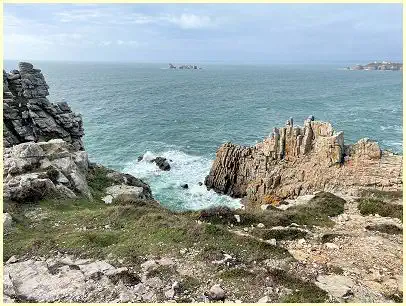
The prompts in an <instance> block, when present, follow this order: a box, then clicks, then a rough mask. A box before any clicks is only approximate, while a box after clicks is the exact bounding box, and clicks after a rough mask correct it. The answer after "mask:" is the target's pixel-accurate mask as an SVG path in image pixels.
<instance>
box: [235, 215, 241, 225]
mask: <svg viewBox="0 0 406 306" xmlns="http://www.w3.org/2000/svg"><path fill="white" fill-rule="evenodd" d="M234 218H235V220H237V222H238V223H240V222H241V218H240V215H234Z"/></svg>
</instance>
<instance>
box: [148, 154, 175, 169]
mask: <svg viewBox="0 0 406 306" xmlns="http://www.w3.org/2000/svg"><path fill="white" fill-rule="evenodd" d="M151 162H152V163H155V164H156V165H157V166H158V167H159V169H161V170H163V171H169V170H171V165H170V164H169V162H168V160H167V159H166V158H165V157H160V156H158V157H156V158H154V159H153V160H151Z"/></svg>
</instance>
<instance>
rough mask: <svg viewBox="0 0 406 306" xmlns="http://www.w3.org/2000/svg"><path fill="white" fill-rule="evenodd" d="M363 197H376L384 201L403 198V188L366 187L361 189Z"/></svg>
mask: <svg viewBox="0 0 406 306" xmlns="http://www.w3.org/2000/svg"><path fill="white" fill-rule="evenodd" d="M360 196H361V197H362V198H374V199H378V200H383V201H392V200H400V199H402V190H395V191H383V190H378V189H364V190H362V191H361V193H360Z"/></svg>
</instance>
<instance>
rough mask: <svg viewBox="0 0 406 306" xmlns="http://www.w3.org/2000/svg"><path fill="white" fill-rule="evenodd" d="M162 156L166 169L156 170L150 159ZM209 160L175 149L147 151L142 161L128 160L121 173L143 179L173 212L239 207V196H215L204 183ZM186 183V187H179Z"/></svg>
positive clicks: (209, 165) (208, 168)
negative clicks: (216, 207)
mask: <svg viewBox="0 0 406 306" xmlns="http://www.w3.org/2000/svg"><path fill="white" fill-rule="evenodd" d="M157 156H162V157H165V158H166V159H167V160H168V161H169V163H170V165H171V170H170V171H162V170H160V169H159V168H158V167H157V166H156V165H155V163H153V162H151V161H152V160H153V159H154V158H155V157H157ZM211 164H212V160H210V159H208V158H205V157H202V156H193V155H189V154H186V153H184V152H182V151H179V150H168V151H163V152H156V153H155V152H151V151H147V152H146V153H145V154H144V155H143V158H142V160H140V161H133V162H130V163H129V164H128V165H127V166H126V167H125V168H124V172H127V173H130V174H132V175H134V176H136V177H139V178H141V179H144V180H145V181H146V182H147V183H148V184H149V185H150V186H151V189H152V193H153V195H154V197H155V198H156V199H157V200H159V201H160V202H161V204H162V205H163V206H166V207H168V208H169V209H172V210H175V211H182V210H198V209H204V208H208V207H212V206H228V207H233V208H238V207H241V202H240V200H239V199H233V198H231V197H229V196H226V195H219V194H217V193H215V192H214V191H213V190H210V191H208V190H207V188H206V186H205V185H203V184H202V183H203V182H204V178H205V176H206V175H207V174H208V173H209V170H210V167H211ZM183 184H188V188H187V189H184V188H182V187H181V185H183Z"/></svg>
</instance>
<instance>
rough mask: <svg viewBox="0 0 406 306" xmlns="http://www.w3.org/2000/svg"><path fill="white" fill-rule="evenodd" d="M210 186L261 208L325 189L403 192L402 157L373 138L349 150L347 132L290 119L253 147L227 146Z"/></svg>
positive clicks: (220, 152)
mask: <svg viewBox="0 0 406 306" xmlns="http://www.w3.org/2000/svg"><path fill="white" fill-rule="evenodd" d="M205 185H206V186H207V187H208V188H210V189H213V190H215V191H216V192H219V193H224V194H228V195H230V196H232V197H246V198H247V199H248V200H249V201H250V202H256V203H259V204H274V203H275V202H278V201H280V200H282V199H285V198H293V197H296V196H299V195H305V194H309V193H312V192H315V191H320V190H325V191H334V192H342V193H346V194H355V195H356V194H357V193H358V191H359V190H360V189H363V188H375V189H380V190H400V189H401V188H402V156H400V155H396V154H394V153H391V152H389V151H385V150H382V149H381V148H380V147H379V145H378V144H377V143H376V142H373V141H371V140H369V139H368V138H364V139H361V140H359V141H358V142H357V143H355V144H351V145H345V144H344V133H343V132H335V131H334V129H333V127H332V125H331V124H330V123H325V122H320V121H315V120H314V118H313V117H312V116H310V117H309V118H308V119H306V120H305V122H304V126H303V127H299V126H294V125H293V119H290V120H288V121H287V123H286V126H285V127H282V128H274V130H273V132H272V134H271V135H270V136H269V137H267V138H266V139H265V140H264V141H263V142H261V143H258V144H256V145H255V146H252V147H244V146H239V145H235V144H232V143H226V144H223V145H222V146H221V147H220V148H219V149H218V150H217V154H216V159H215V161H214V162H213V166H212V168H211V170H210V173H209V175H208V176H207V177H206V179H205Z"/></svg>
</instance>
